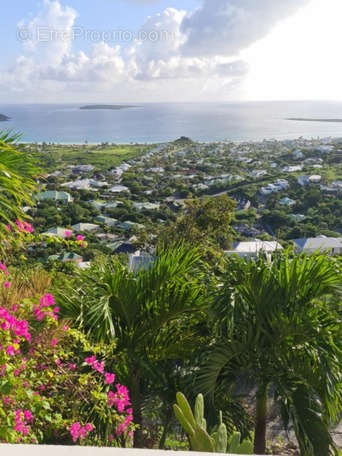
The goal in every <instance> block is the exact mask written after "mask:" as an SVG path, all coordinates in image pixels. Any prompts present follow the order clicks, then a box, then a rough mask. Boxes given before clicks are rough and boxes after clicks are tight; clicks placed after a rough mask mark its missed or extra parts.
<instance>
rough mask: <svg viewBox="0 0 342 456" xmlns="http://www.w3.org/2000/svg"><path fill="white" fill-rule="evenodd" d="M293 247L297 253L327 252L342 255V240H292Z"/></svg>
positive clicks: (330, 238) (321, 238) (324, 238)
mask: <svg viewBox="0 0 342 456" xmlns="http://www.w3.org/2000/svg"><path fill="white" fill-rule="evenodd" d="M293 242H294V246H295V249H296V251H297V252H298V253H301V252H306V253H314V252H317V251H320V252H329V253H332V254H342V238H332V237H326V236H318V237H316V238H302V239H294V241H293Z"/></svg>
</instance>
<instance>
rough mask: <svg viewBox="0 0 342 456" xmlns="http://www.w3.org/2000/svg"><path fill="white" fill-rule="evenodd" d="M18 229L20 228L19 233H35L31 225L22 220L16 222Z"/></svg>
mask: <svg viewBox="0 0 342 456" xmlns="http://www.w3.org/2000/svg"><path fill="white" fill-rule="evenodd" d="M15 223H16V225H17V227H18V228H19V231H24V232H26V233H33V232H34V228H33V226H32V225H31V223H27V222H23V221H21V220H16V221H15Z"/></svg>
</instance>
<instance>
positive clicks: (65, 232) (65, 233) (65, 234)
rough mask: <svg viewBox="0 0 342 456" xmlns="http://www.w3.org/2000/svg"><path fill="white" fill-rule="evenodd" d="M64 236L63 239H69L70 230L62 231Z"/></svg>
mask: <svg viewBox="0 0 342 456" xmlns="http://www.w3.org/2000/svg"><path fill="white" fill-rule="evenodd" d="M64 236H65V237H71V236H72V232H71V231H70V230H65V231H64Z"/></svg>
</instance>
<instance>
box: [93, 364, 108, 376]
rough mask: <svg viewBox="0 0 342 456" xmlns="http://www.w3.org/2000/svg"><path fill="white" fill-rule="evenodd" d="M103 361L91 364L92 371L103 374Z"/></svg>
mask: <svg viewBox="0 0 342 456" xmlns="http://www.w3.org/2000/svg"><path fill="white" fill-rule="evenodd" d="M104 365H105V363H104V361H101V362H100V361H96V362H95V363H94V364H93V369H95V370H96V371H97V372H100V374H103V373H104Z"/></svg>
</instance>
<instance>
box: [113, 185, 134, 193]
mask: <svg viewBox="0 0 342 456" xmlns="http://www.w3.org/2000/svg"><path fill="white" fill-rule="evenodd" d="M109 191H110V192H111V193H123V192H129V188H127V187H125V186H124V185H115V186H114V187H112V188H110V189H109Z"/></svg>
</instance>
